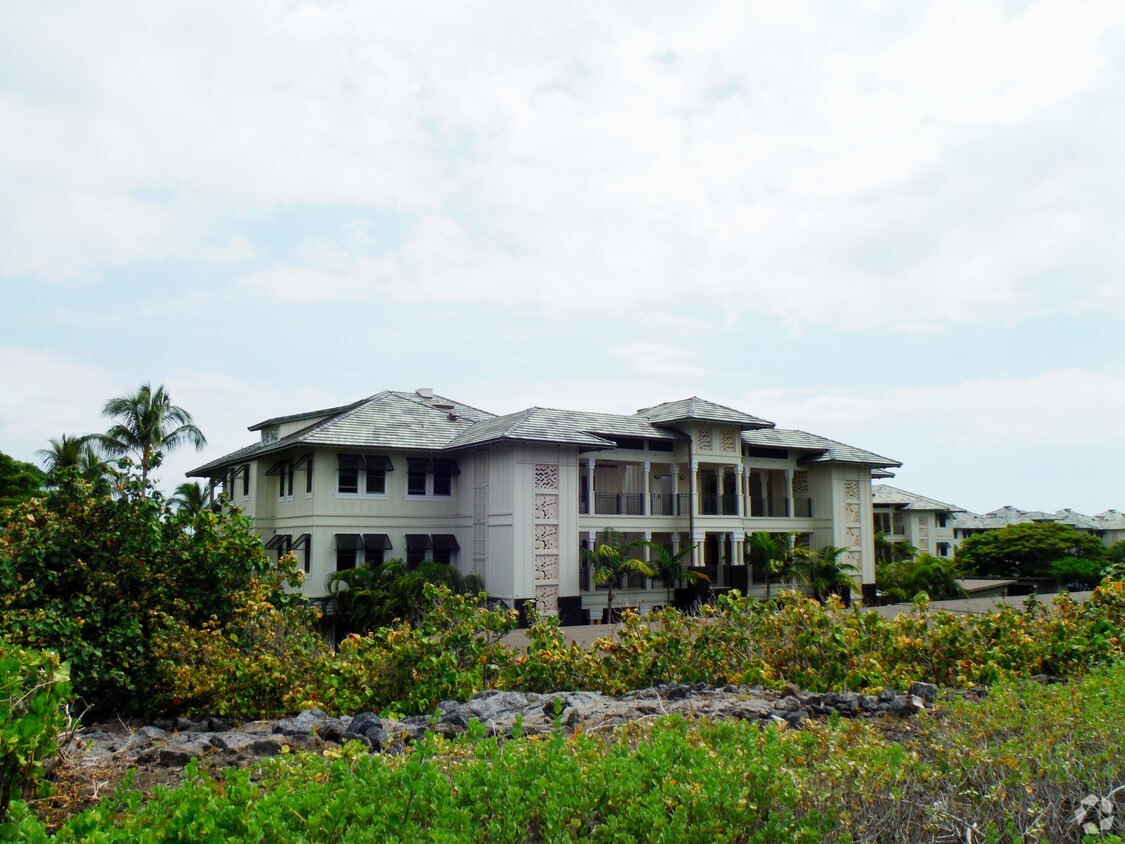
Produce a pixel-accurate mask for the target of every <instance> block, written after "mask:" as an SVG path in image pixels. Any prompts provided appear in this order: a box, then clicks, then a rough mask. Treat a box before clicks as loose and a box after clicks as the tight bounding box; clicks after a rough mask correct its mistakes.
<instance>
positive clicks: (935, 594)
mask: <svg viewBox="0 0 1125 844" xmlns="http://www.w3.org/2000/svg"><path fill="white" fill-rule="evenodd" d="M959 577H960V572H959V571H958V570H957V564H956V562H955V561H954V560H951V559H947V558H943V557H935V556H934V555H932V554H919V555H918V556H917V557H914V558H913V559H907V560H903V561H901V562H897V563H892V564H890V565H882V566H879V568H878V570H877V571H876V577H875V580H876V582H877V583H878V584H879V590H880V591H881V592H882V593H883V596H884V599H885V601H886V603H889V604H897V603H905V602H908V601H913V600H914V598H915V597H916V596H918V595H921V594H922V593H923V592H924V593H925V594H926V596H927V597H928V598H929V599H930V600H933V601H946V600H950V599H952V598H963V597H965V590H964V589H962V588H961V585H960V584H959V583H958V578H959Z"/></svg>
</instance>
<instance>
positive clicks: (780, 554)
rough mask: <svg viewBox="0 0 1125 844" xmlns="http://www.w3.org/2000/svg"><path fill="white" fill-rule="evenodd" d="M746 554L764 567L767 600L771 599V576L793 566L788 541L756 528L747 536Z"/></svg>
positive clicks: (783, 572)
mask: <svg viewBox="0 0 1125 844" xmlns="http://www.w3.org/2000/svg"><path fill="white" fill-rule="evenodd" d="M745 553H746V555H747V557H749V558H750V561H752V562H755V563H757V564H758V565H760V566H761V567H762V571H763V573H764V574H765V577H766V600H767V601H768V600H769V599H770V577H771V575H781V574H785V573H786V572H788V571H789V570H790V568H791V566H792V558H791V557H790V554H789V545H788V543H787V542H786V541H785V540H784V539H783V538H782V537H781V536H779V535H777V534H775V533H767V532H766V531H764V530H756V531H754V532H753V533H752V534H750V535H749V536H747V537H746V552H745Z"/></svg>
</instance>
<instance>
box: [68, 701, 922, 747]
mask: <svg viewBox="0 0 1125 844" xmlns="http://www.w3.org/2000/svg"><path fill="white" fill-rule="evenodd" d="M937 692H938V690H937V687H936V686H933V685H931V684H929V683H915V684H914V685H913V686H911V687H910V690H909V691H908V692H907V693H906V694H899V693H896V692H895V691H894V690H893V689H885V690H884V691H883V692H881V693H880V694H878V695H861V694H855V693H853V692H826V693H822V694H804V693H802V692H801V691H800V690H799V689H795V688H793V687H789V688H787V689H786V690H785V691H784V692H781V693H778V692H773V691H769V690H766V689H763V688H761V687H760V686H724V687H722V688H708V687H707V686H704V685H703V684H696V685H687V684H682V683H670V684H666V685H661V686H656V687H654V688H651V689H642V690H640V691H635V692H629V693H628V694H625V695H621V696H620V697H610V696H608V695H603V694H600V693H598V692H555V693H552V694H529V693H523V692H505V691H488V692H481V693H480V694H477V695H475V696H473V697H472V698H471V699H469V700H468V701H466V702H464V703H458V702H456V701H445V702H443V703H441V704H440V705H439V706H438V708H437V710H436V711H435V713H434V714H433V715H432V716H412V717H407V718H403V719H401V720H392V719H387V718H380V717H379V716H378V715H375V714H374V713H372V712H361V713H359V714H357V715H354V716H351V717H346V716H345V717H335V716H331V715H328V714H327V713H325V712H322V711H321V710H319V709H309V710H306V711H304V712H302V713H300V714H299V715H297V716H296V717H294V718H282V719H280V720H277V721H253V722H249V723H244V724H237V723H235V722H233V721H231V720H230V719H226V718H216V717H212V716H199V717H196V718H176V719H168V720H162V721H157V722H155V723H153V724H148V725H144V726H132V727H130V726H126V725H122V724H120V723H118V724H94V725H91V726H89V727H86V728H83V729H82V730H81V731H80V732H79V734H78V736H77V739H76V741H75V743H74V745H73V746H72V748H71V752H72V753H73V754H74V756H75V758H76V759H78V760H79V761H80V762H81V764H86V765H91V766H94V765H98V764H102V763H104V762H106V761H107V760H109V759H111V758H112V759H114V760H115V761H117V762H118V763H120V762H121V761H122V760H125V761H127V762H128V763H129V764H132V765H135V766H139V767H145V766H175V767H182V766H184V765H186V764H187V763H188V762H189V761H190V760H192V759H197V758H200V757H206V758H207V759H208V760H209V761H211V762H213V763H215V764H217V765H222V766H227V765H245V764H247V763H248V762H250V761H253V760H255V759H260V758H262V757H266V756H274V755H277V754H278V753H281V752H282V749H283V748H289V749H291V750H306V751H320V750H323V749H324V748H325V747H327V746H329V745H339V744H344V743H346V742H350V741H357V742H359V743H361V744H362V745H363V746H364V747H366V748H368V749H369V750H370V751H371V752H372V753H398V752H401V751H402V750H403V749H404V748H405V747H407V746H408V745H409V744H410V743H411V742H413V741H416V740H417V739H419V738H420V737H421V736H423V735H424V734H425V733H426V731H427V730H432V731H433V732H435V733H439V734H442V735H446V736H456V735H459V734H460V733H463V732H464V731H465V730H467V729H468V728H469V724H470V723H471V722H472V721H478V722H479V723H480V724H481V726H482V728H483V729H484V730H485V732H486V733H487V734H488V735H493V736H510V735H511V734H512V733H513V731H515V730H516V729H517V728H518V729H519V730H520V731H521V732H522V733H523V734H524V735H531V734H537V733H546V732H550V731H552V730H560V729H561V730H565V731H567V732H573V731H574V730H577V729H579V728H581V729H583V730H585V731H587V732H598V731H605V732H611V731H612V730H614V729H615V728H617V727H619V726H621V725H623V724H627V723H632V722H636V721H642V720H645V719H650V718H657V717H660V716H664V715H673V714H679V715H683V716H687V717H692V718H707V719H729V718H739V719H742V720H745V721H754V722H758V723H762V724H768V723H771V722H772V723H784V724H786V725H788V726H790V727H800V726H801V724H803V723H804V722H805V721H807V720H808V719H811V718H823V717H826V716H829V715H832V714H834V713H838V714H839V715H841V716H843V717H845V718H857V717H875V716H880V715H883V716H897V717H908V716H912V715H914V714H915V713H918V712H922V711H924V710H926V709H927V708H928V707H929V706H931V705H932V704H933V702H934V700H935V698H936V696H937ZM517 725H518V727H517Z"/></svg>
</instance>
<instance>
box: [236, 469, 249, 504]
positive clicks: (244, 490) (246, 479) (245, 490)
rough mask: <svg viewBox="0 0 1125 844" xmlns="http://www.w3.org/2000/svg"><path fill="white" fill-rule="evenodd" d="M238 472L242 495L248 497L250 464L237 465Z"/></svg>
mask: <svg viewBox="0 0 1125 844" xmlns="http://www.w3.org/2000/svg"><path fill="white" fill-rule="evenodd" d="M238 473H239V474H240V475H242V497H243V498H249V497H250V464H249V463H243V464H242V466H240V467H239V469H238Z"/></svg>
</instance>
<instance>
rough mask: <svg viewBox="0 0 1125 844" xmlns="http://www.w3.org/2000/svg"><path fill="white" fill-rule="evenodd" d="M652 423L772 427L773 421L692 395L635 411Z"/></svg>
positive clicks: (744, 427) (745, 427)
mask: <svg viewBox="0 0 1125 844" xmlns="http://www.w3.org/2000/svg"><path fill="white" fill-rule="evenodd" d="M637 415H638V416H643V417H644V418H645V419H647V420H648V421H649V422H651V423H652V424H654V425H674V424H675V423H677V422H689V421H691V422H718V423H720V424H724V425H737V426H738V427H740V428H743V429H747V428H772V427H773V423H772V422H770V421H768V420H766V419H760V418H758V417H757V416H751V415H750V414H749V413H743V412H742V411H741V410H735V409H734V408H731V407H724V406H723V405H721V404H715V403H714V402H711V401H707V400H706V399H701V398H699V397H698V396H692V397H691V398H690V399H680V400H679V401H671V402H664V403H663V404H658V405H656V406H655V407H643V408H641V409H640V410H638V411H637Z"/></svg>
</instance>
